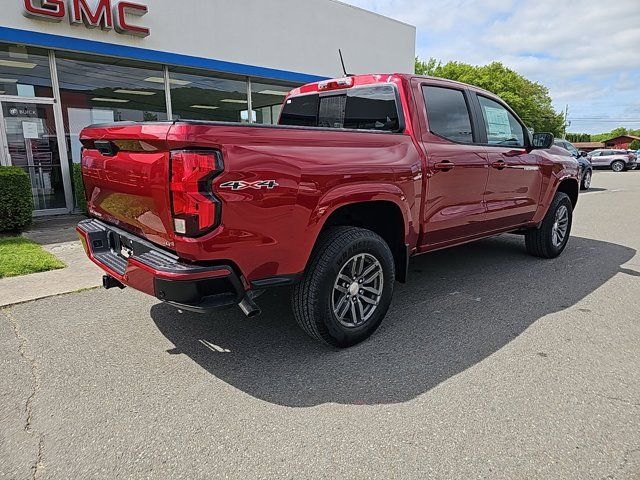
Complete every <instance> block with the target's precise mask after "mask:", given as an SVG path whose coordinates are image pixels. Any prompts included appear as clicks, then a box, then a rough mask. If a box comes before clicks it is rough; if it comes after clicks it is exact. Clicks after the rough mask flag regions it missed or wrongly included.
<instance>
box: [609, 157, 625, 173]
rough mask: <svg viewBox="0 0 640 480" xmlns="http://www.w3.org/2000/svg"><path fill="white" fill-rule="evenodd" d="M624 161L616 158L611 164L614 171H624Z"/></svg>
mask: <svg viewBox="0 0 640 480" xmlns="http://www.w3.org/2000/svg"><path fill="white" fill-rule="evenodd" d="M624 167H625V165H624V162H623V161H622V160H616V161H615V162H613V163H612V164H611V170H613V171H614V172H622V171H623V170H624Z"/></svg>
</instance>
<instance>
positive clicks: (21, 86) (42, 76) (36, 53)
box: [0, 44, 53, 98]
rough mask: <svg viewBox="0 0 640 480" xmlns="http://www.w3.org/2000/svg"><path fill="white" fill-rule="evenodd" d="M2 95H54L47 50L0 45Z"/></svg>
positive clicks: (0, 87)
mask: <svg viewBox="0 0 640 480" xmlns="http://www.w3.org/2000/svg"><path fill="white" fill-rule="evenodd" d="M0 95H12V96H18V97H49V98H51V97H53V90H52V88H51V69H50V68H49V56H48V55H47V51H46V50H41V49H39V48H31V47H22V46H18V45H4V44H2V45H0Z"/></svg>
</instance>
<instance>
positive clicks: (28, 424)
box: [2, 309, 44, 480]
mask: <svg viewBox="0 0 640 480" xmlns="http://www.w3.org/2000/svg"><path fill="white" fill-rule="evenodd" d="M2 313H4V315H5V316H6V317H7V319H8V320H9V324H10V325H11V328H12V329H13V334H14V335H15V337H16V339H17V340H18V353H19V354H20V357H22V358H23V359H24V361H25V362H27V364H28V365H29V371H30V372H31V378H32V388H31V393H30V394H29V396H28V397H27V400H26V402H25V406H24V412H25V415H26V420H25V425H24V431H25V432H27V433H28V434H30V435H32V436H34V437H35V438H37V440H38V454H37V456H36V459H35V461H34V462H33V465H32V466H31V470H32V472H33V476H32V478H33V480H36V479H37V478H38V477H39V473H40V472H41V469H42V467H43V462H42V458H43V453H44V435H43V434H41V433H39V432H37V431H36V430H34V428H33V402H34V400H35V397H36V394H37V393H38V391H39V390H40V372H39V369H38V362H37V361H36V359H35V358H34V357H33V356H32V355H31V354H30V353H29V352H28V351H27V343H28V342H27V339H26V337H24V335H22V331H21V330H20V324H19V322H18V320H17V319H16V318H15V317H14V316H13V315H12V314H11V312H10V311H9V309H4V310H2Z"/></svg>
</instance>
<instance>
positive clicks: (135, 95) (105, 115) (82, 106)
mask: <svg viewBox="0 0 640 480" xmlns="http://www.w3.org/2000/svg"><path fill="white" fill-rule="evenodd" d="M56 65H57V68H58V79H59V82H60V96H61V99H62V110H63V116H64V126H65V131H66V135H67V141H68V143H69V147H70V148H69V152H70V155H71V158H72V159H73V161H74V162H75V163H79V162H80V148H81V145H80V142H79V140H78V137H79V134H80V131H81V130H82V129H83V128H84V127H86V126H88V125H92V124H100V123H111V122H119V121H136V122H142V121H160V120H166V119H167V106H166V101H165V91H164V74H163V70H162V67H161V66H154V65H148V64H143V63H137V62H131V61H126V60H120V59H115V58H108V57H99V56H95V55H94V56H88V55H80V54H72V53H63V52H57V53H56Z"/></svg>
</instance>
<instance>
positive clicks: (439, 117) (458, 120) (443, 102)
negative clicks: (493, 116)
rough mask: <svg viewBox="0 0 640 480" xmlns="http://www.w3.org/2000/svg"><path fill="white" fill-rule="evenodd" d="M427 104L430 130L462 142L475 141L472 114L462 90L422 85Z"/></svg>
mask: <svg viewBox="0 0 640 480" xmlns="http://www.w3.org/2000/svg"><path fill="white" fill-rule="evenodd" d="M422 91H423V94H424V99H425V103H426V106H427V119H428V120H429V130H430V131H431V132H432V133H435V134H436V135H439V136H441V137H444V138H446V139H448V140H452V141H454V142H460V143H473V130H472V129H471V115H470V114H469V107H468V105H467V102H466V100H465V98H464V93H462V91H460V90H454V89H451V88H443V87H428V86H425V87H422Z"/></svg>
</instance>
